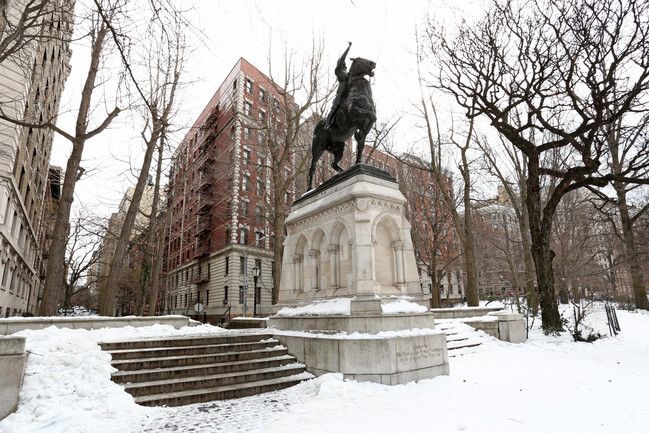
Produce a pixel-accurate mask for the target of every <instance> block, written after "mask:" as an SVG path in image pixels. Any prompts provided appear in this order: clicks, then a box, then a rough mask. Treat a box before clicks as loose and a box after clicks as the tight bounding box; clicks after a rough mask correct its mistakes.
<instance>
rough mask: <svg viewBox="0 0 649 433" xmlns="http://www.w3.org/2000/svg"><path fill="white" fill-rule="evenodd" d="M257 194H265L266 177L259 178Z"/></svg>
mask: <svg viewBox="0 0 649 433" xmlns="http://www.w3.org/2000/svg"><path fill="white" fill-rule="evenodd" d="M257 195H259V196H262V195H264V179H262V178H261V177H258V178H257Z"/></svg>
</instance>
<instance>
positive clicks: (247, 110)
mask: <svg viewBox="0 0 649 433" xmlns="http://www.w3.org/2000/svg"><path fill="white" fill-rule="evenodd" d="M243 106H244V110H243V112H244V113H245V114H246V116H252V103H250V102H248V101H246V102H245V103H244V104H243Z"/></svg>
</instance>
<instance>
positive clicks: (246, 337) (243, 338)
mask: <svg viewBox="0 0 649 433" xmlns="http://www.w3.org/2000/svg"><path fill="white" fill-rule="evenodd" d="M271 338H273V336H272V335H270V334H234V335H231V334H228V335H217V336H191V337H174V338H166V339H150V338H148V339H139V340H129V341H112V342H105V343H100V344H99V345H100V346H101V348H102V350H105V351H109V350H128V349H145V348H155V347H161V346H164V347H177V346H189V345H197V346H204V345H214V344H231V343H245V342H254V341H263V340H269V339H271Z"/></svg>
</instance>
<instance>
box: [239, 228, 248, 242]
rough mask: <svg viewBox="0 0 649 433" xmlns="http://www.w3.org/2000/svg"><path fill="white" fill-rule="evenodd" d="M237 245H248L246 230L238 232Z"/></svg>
mask: <svg viewBox="0 0 649 433" xmlns="http://www.w3.org/2000/svg"><path fill="white" fill-rule="evenodd" d="M239 235H240V236H239V243H240V244H243V245H248V230H247V229H241V231H240V232H239Z"/></svg>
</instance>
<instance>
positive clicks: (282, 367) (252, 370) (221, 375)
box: [101, 333, 313, 406]
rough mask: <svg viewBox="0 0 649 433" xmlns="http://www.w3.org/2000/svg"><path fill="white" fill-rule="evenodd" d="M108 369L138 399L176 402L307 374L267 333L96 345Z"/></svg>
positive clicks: (266, 386)
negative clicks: (107, 359)
mask: <svg viewBox="0 0 649 433" xmlns="http://www.w3.org/2000/svg"><path fill="white" fill-rule="evenodd" d="M101 346H102V349H104V350H105V351H106V352H107V353H109V354H110V355H111V356H112V362H111V365H112V366H114V367H115V368H117V370H118V371H117V372H116V373H114V374H113V375H112V379H113V381H114V382H116V383H119V384H121V385H122V386H123V387H124V388H125V390H126V391H127V392H129V393H130V394H131V395H133V397H134V398H135V401H136V402H137V403H139V404H142V405H147V406H157V405H169V406H178V405H183V404H190V403H198V402H205V401H209V400H215V399H227V398H238V397H244V396H248V395H254V394H258V393H261V392H268V391H273V390H277V389H282V388H286V387H289V386H292V385H295V384H296V383H298V382H300V381H302V380H305V379H309V378H311V377H313V376H312V375H311V374H309V373H307V372H306V368H305V366H304V364H300V363H297V362H295V358H294V357H293V356H290V355H288V353H287V349H286V347H284V346H282V345H280V344H279V342H278V341H277V340H275V339H273V338H272V337H271V336H270V335H269V334H255V333H249V334H241V335H240V334H234V335H229V334H228V335H227V336H216V337H204V336H201V337H182V338H171V339H166V340H160V339H157V340H153V339H148V340H134V341H127V342H111V343H104V344H102V345H101Z"/></svg>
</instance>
